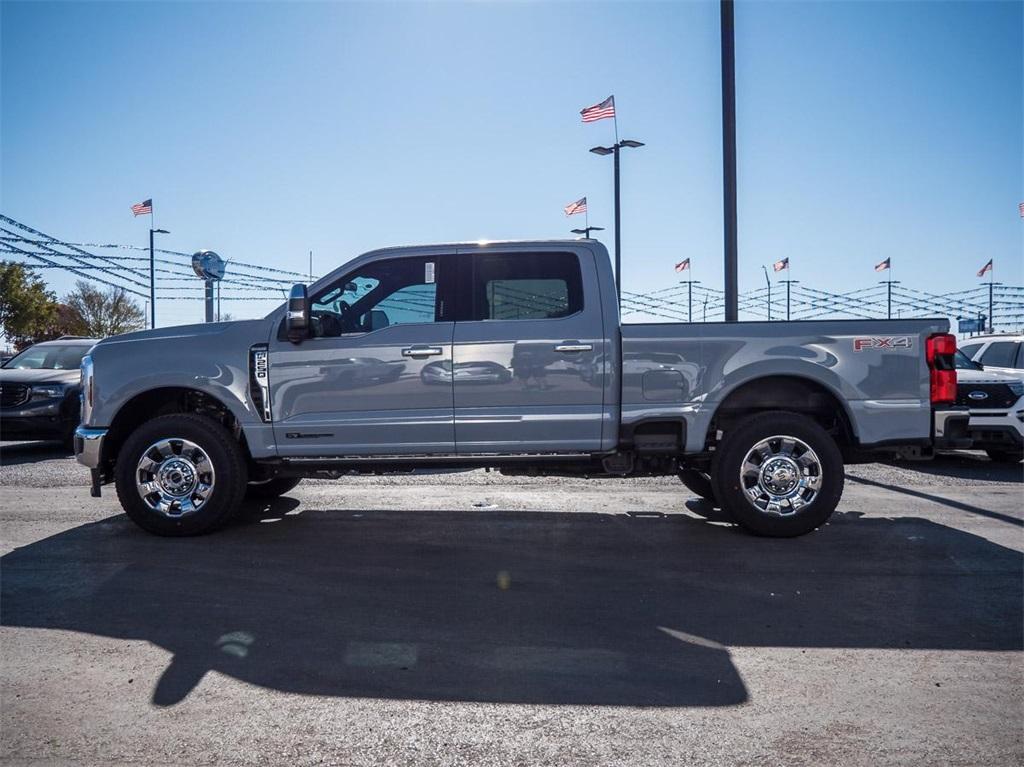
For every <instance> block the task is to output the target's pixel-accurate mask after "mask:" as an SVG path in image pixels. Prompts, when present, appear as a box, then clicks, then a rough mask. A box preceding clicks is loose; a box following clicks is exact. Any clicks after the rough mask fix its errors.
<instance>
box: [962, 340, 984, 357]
mask: <svg viewBox="0 0 1024 767" xmlns="http://www.w3.org/2000/svg"><path fill="white" fill-rule="evenodd" d="M981 346H982V345H981V344H966V345H965V346H961V347H960V351H962V352H963V353H964V354H966V355H967V356H968V357H969V358H970V359H972V360H973V359H974V355H975V353H976V352H977V351H978V349H980V348H981Z"/></svg>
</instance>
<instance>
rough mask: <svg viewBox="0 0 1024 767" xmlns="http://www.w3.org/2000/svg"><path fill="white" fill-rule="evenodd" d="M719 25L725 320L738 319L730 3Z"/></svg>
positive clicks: (725, 2) (733, 55)
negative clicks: (720, 38) (720, 44)
mask: <svg viewBox="0 0 1024 767" xmlns="http://www.w3.org/2000/svg"><path fill="white" fill-rule="evenodd" d="M720 12H721V26H722V180H723V183H722V189H723V197H724V199H723V207H724V216H723V218H724V221H725V321H726V322H736V321H737V320H738V319H739V276H738V274H739V273H738V266H737V264H738V251H739V246H738V236H737V231H736V226H737V224H736V34H735V30H734V28H733V0H721V6H720Z"/></svg>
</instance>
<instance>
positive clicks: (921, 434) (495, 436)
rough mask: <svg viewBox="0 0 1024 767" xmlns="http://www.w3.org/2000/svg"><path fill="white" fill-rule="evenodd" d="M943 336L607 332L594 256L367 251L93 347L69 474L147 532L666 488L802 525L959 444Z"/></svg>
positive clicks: (901, 326)
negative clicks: (553, 492)
mask: <svg viewBox="0 0 1024 767" xmlns="http://www.w3.org/2000/svg"><path fill="white" fill-rule="evenodd" d="M948 329H949V327H948V323H947V321H946V320H932V319H907V320H893V321H885V320H877V321H876V320H866V321H859V320H858V321H848V320H839V321H833V320H828V321H813V322H786V323H783V322H739V323H706V324H680V323H642V324H622V323H620V320H619V308H618V302H617V298H616V286H615V279H614V275H613V274H612V269H611V265H610V263H609V259H608V253H607V251H606V250H605V248H604V246H603V245H601V244H600V243H599V242H597V241H594V240H587V239H583V240H572V241H538V242H496V243H476V244H453V245H432V246H424V247H402V248H390V249H383V250H376V251H373V252H370V253H366V254H364V255H362V256H359V257H358V258H356V259H354V260H353V261H351V262H349V263H347V264H345V265H344V266H341V267H339V268H338V269H336V270H334V271H333V272H332V273H330V274H328V275H327V276H326V277H323V278H322V279H320V280H319V281H317V282H315V283H314V284H313V285H311V286H309V287H308V288H307V287H306V286H305V285H296V286H295V287H294V288H293V289H292V291H291V294H290V296H289V299H288V301H287V302H286V304H284V305H282V306H281V307H280V308H278V309H277V310H275V311H273V312H271V313H270V314H269V315H267V316H266V317H265V318H263V319H258V320H244V321H238V322H226V323H211V324H204V325H192V326H184V327H170V328H161V329H155V330H149V331H142V332H138V333H130V334H127V335H122V336H117V337H114V338H109V339H106V340H104V341H101V342H100V343H98V344H96V346H95V347H94V348H93V349H92V350H91V352H90V353H89V355H88V356H87V357H86V358H85V359H84V360H83V362H82V424H81V426H80V427H79V428H78V430H77V433H76V439H75V441H76V445H75V449H76V454H77V456H78V460H79V461H80V462H81V463H83V464H84V465H86V466H88V467H89V468H90V469H91V472H92V488H93V489H92V493H93V495H99V493H100V487H101V486H102V485H103V484H107V483H110V482H113V483H114V484H115V486H116V490H117V495H118V498H119V500H120V503H121V505H122V507H123V508H124V510H125V512H126V513H127V514H128V516H129V517H130V518H131V519H132V520H133V521H134V522H136V523H137V524H138V525H139V526H140V527H142V528H144V529H145V530H147V531H149V532H151V533H156V534H160V535H173V536H177V535H195V534H199V533H205V532H207V531H210V530H213V529H215V528H217V527H218V526H220V525H222V524H224V523H225V522H226V521H227V520H228V519H229V518H230V517H231V516H232V515H233V514H234V513H235V512H236V511H237V510H238V509H239V508H240V507H241V505H242V503H243V500H244V499H245V498H246V497H247V496H249V497H252V496H257V497H263V498H267V497H273V496H276V495H280V494H283V493H285V492H288V491H289V490H290V489H291V488H293V487H294V486H295V485H296V483H297V482H298V481H299V480H300V479H301V478H303V477H328V478H343V477H345V476H346V475H348V474H350V473H352V472H371V473H376V472H388V471H403V472H408V471H410V470H416V469H424V468H428V469H433V468H438V467H445V468H461V469H465V468H479V467H489V468H496V469H498V470H500V471H501V472H503V473H505V474H520V475H521V474H531V475H572V476H580V477H635V476H652V475H678V476H679V477H680V479H681V480H682V481H683V482H684V483H685V484H686V486H687V487H689V488H690V489H691V490H692V491H694V492H696V493H697V494H699V495H701V496H703V497H704V498H706V499H708V501H710V502H712V503H714V504H716V505H717V506H718V507H720V508H721V509H722V510H723V512H725V513H726V514H727V515H729V516H731V518H733V519H734V520H735V521H736V522H737V523H738V524H739V525H741V526H742V527H744V528H746V529H747V530H749V531H751V532H754V533H757V534H761V535H767V536H779V537H788V536H796V535H801V534H803V533H807V532H810V531H811V530H814V529H815V528H817V527H818V526H820V525H822V524H823V523H824V522H825V521H826V520H828V518H829V516H830V515H831V514H832V512H833V510H834V509H835V508H836V504H837V503H838V502H839V499H840V496H841V494H842V491H843V479H844V470H843V465H844V460H854V459H859V458H858V457H862V456H865V455H871V454H872V452H873V451H890V452H896V451H902V452H904V453H907V454H912V455H914V456H923V457H927V455H928V454H929V453H930V452H931V451H932V450H934V449H935V448H936V447H961V446H966V445H967V444H968V443H967V442H966V441H965V435H966V427H967V414H966V411H965V409H964V408H957V407H955V406H954V404H953V403H954V402H955V399H956V370H955V367H954V362H953V356H954V354H955V351H956V341H955V338H954V337H953V336H951V335H949V333H948Z"/></svg>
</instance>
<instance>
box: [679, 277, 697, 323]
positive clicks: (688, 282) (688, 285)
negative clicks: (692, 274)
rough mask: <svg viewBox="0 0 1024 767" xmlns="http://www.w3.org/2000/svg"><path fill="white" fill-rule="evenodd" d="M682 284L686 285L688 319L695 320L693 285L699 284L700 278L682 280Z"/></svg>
mask: <svg viewBox="0 0 1024 767" xmlns="http://www.w3.org/2000/svg"><path fill="white" fill-rule="evenodd" d="M679 284H680V285H685V286H686V321H687V322H690V323H692V322H693V286H694V285H695V284H696V285H699V284H700V280H680V281H679Z"/></svg>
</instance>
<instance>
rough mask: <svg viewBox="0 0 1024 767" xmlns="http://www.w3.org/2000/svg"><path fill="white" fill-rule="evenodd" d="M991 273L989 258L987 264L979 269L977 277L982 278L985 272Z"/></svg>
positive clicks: (990, 260)
mask: <svg viewBox="0 0 1024 767" xmlns="http://www.w3.org/2000/svg"><path fill="white" fill-rule="evenodd" d="M991 271H992V259H991V258H990V259H989V260H988V263H987V264H985V265H984V266H983V267H981V269H979V270H978V276H979V277H984V276H985V273H986V272H991Z"/></svg>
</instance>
